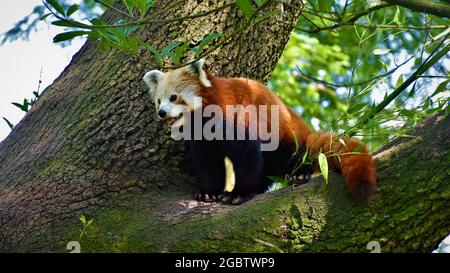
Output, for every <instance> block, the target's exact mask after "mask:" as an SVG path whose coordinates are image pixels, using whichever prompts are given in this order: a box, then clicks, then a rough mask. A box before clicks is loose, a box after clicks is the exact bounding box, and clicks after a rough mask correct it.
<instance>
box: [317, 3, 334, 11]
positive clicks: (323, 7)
mask: <svg viewBox="0 0 450 273" xmlns="http://www.w3.org/2000/svg"><path fill="white" fill-rule="evenodd" d="M332 5H333V2H332V1H330V0H319V9H320V11H327V12H328V11H331V7H332Z"/></svg>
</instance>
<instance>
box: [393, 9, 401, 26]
mask: <svg viewBox="0 0 450 273" xmlns="http://www.w3.org/2000/svg"><path fill="white" fill-rule="evenodd" d="M399 18H400V9H399V8H398V7H397V10H396V11H395V15H394V19H393V21H394V23H396V24H397V25H398V24H400V19H399Z"/></svg>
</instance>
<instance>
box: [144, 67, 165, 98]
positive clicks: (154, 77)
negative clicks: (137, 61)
mask: <svg viewBox="0 0 450 273" xmlns="http://www.w3.org/2000/svg"><path fill="white" fill-rule="evenodd" d="M163 75H164V73H163V72H161V71H159V70H152V71H149V72H147V73H145V75H144V77H143V78H142V80H144V82H145V83H146V84H147V86H148V89H149V92H150V95H152V96H153V94H154V93H155V90H156V87H157V86H158V81H159V80H160V79H161V77H162V76H163Z"/></svg>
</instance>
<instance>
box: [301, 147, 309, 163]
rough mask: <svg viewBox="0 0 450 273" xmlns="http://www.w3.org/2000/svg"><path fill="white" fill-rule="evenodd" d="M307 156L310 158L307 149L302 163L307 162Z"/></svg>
mask: <svg viewBox="0 0 450 273" xmlns="http://www.w3.org/2000/svg"><path fill="white" fill-rule="evenodd" d="M307 158H308V150H306V151H305V153H304V154H303V157H302V163H305V162H306V159H307Z"/></svg>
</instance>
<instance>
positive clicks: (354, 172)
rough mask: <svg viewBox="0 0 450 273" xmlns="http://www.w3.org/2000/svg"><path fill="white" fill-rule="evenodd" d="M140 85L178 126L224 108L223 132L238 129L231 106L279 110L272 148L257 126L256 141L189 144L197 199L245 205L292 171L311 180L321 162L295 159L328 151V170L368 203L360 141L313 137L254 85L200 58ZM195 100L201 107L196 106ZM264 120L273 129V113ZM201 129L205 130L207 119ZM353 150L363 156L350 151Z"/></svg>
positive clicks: (369, 168)
mask: <svg viewBox="0 0 450 273" xmlns="http://www.w3.org/2000/svg"><path fill="white" fill-rule="evenodd" d="M143 80H144V82H145V83H146V84H147V86H148V87H149V91H150V95H151V96H152V97H153V99H154V103H155V107H156V109H157V113H158V116H159V117H160V118H161V119H162V120H165V121H167V122H168V124H169V125H171V126H172V127H173V128H174V127H180V126H187V125H186V117H185V115H186V113H194V112H196V111H202V110H204V109H205V108H206V107H207V106H209V105H215V106H218V107H219V108H220V109H222V113H223V114H222V116H221V119H222V120H223V122H224V123H223V124H224V125H223V126H224V127H227V128H225V130H228V129H229V128H230V127H236V126H237V123H236V122H234V121H233V122H232V123H230V122H228V121H229V119H230V117H231V116H230V115H228V112H227V106H230V105H231V106H235V105H242V106H244V107H245V106H252V105H253V106H268V107H270V106H277V109H278V113H277V114H278V119H279V122H278V124H279V126H278V137H279V143H278V147H277V149H275V150H272V151H263V150H262V149H261V146H262V145H263V144H264V141H263V140H262V137H261V134H260V131H259V128H258V129H257V130H256V134H257V137H256V139H244V140H234V139H232V140H228V139H225V138H224V139H213V140H206V139H194V140H190V143H191V157H192V165H193V169H194V172H195V175H196V177H197V179H198V181H199V184H200V190H199V192H198V193H196V195H195V198H196V199H197V200H200V201H204V202H214V201H220V202H222V203H227V204H240V203H242V202H245V201H247V200H249V199H251V198H253V197H254V196H255V195H256V194H259V193H263V192H264V191H266V190H267V189H268V188H269V187H270V186H271V185H272V183H273V182H272V180H271V179H270V177H271V176H284V175H285V174H287V173H291V174H293V175H294V177H302V178H303V179H305V180H308V179H309V178H310V176H311V173H312V172H313V171H315V170H317V169H318V168H317V164H313V165H308V164H305V165H302V166H300V167H297V166H298V164H297V165H296V160H295V159H294V160H293V155H294V154H295V158H297V161H298V160H299V159H301V158H302V156H303V155H304V154H305V153H306V152H307V153H308V156H309V157H311V158H314V156H317V154H318V153H319V152H322V153H325V154H326V153H331V156H329V157H327V160H328V164H329V167H330V168H332V169H335V170H338V171H341V172H342V174H343V176H344V177H345V181H346V185H347V188H348V190H349V191H350V193H351V194H352V195H353V196H354V197H355V198H358V199H367V198H369V197H370V196H371V195H372V194H373V193H374V190H375V186H376V168H375V163H374V161H373V159H372V157H371V155H370V154H369V152H368V149H367V148H366V147H365V146H363V144H362V143H360V142H358V141H356V140H353V139H350V138H347V137H345V138H338V137H337V136H335V135H332V134H329V133H319V134H315V133H313V132H311V130H310V129H309V128H308V126H307V125H306V123H305V122H304V121H303V120H302V119H301V118H300V117H299V116H298V115H297V114H296V113H295V112H294V111H293V110H291V109H290V108H288V107H287V106H286V105H285V104H284V103H283V102H282V101H281V100H280V99H279V98H278V97H277V96H276V95H275V94H274V93H272V92H271V91H269V89H268V88H267V87H266V86H265V85H263V84H261V83H259V82H257V81H254V80H250V79H245V78H227V79H226V78H220V77H217V76H215V75H214V74H212V73H211V72H209V71H208V70H206V69H205V68H204V60H203V59H202V60H199V61H196V62H193V63H192V64H190V65H188V66H185V67H182V68H179V69H176V70H173V71H169V72H166V73H163V72H161V71H158V70H152V71H150V72H147V73H146V74H145V76H144V77H143ZM196 100H197V101H200V103H197V104H196V103H195V101H196ZM258 111H259V110H258ZM234 114H235V113H234ZM234 114H233V115H234ZM258 115H261V113H260V112H258ZM206 120H207V119H206ZM244 120H245V121H244V123H245V124H244V126H245V128H246V136H248V135H249V133H251V132H250V129H249V125H248V122H249V120H248V119H247V117H246V118H245V119H244ZM266 122H267V123H269V124H267V126H268V127H269V129H270V127H273V128H275V127H274V126H273V124H270V123H271V119H270V113H269V114H268V118H267V119H266ZM201 123H202V125H205V119H202V120H201ZM358 147H359V148H358ZM356 150H358V152H353V151H356ZM228 183H234V187H233V186H232V187H231V188H230V186H229V185H228Z"/></svg>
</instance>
